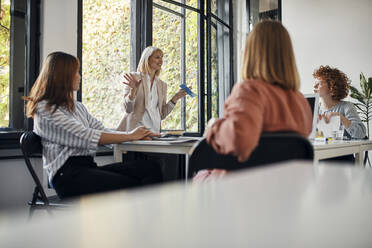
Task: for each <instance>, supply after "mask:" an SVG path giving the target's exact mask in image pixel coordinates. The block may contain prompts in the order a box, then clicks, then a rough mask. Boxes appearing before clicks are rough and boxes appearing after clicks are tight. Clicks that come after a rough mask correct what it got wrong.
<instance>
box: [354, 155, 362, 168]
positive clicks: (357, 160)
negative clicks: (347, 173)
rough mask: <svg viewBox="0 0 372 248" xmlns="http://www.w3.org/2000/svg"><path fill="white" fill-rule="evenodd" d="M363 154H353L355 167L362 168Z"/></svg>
mask: <svg viewBox="0 0 372 248" xmlns="http://www.w3.org/2000/svg"><path fill="white" fill-rule="evenodd" d="M363 154H364V152H358V153H355V165H356V166H361V167H363V160H364V159H363Z"/></svg>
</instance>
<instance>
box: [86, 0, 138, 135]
mask: <svg viewBox="0 0 372 248" xmlns="http://www.w3.org/2000/svg"><path fill="white" fill-rule="evenodd" d="M82 4H83V6H82V8H83V19H82V20H83V23H82V26H83V28H82V102H83V103H84V105H85V106H86V107H87V108H88V110H89V112H90V113H91V114H92V115H93V116H95V117H96V118H97V119H98V120H100V121H101V122H102V123H103V124H104V125H105V126H106V127H110V128H115V127H116V126H117V125H118V123H119V121H120V119H121V118H122V116H123V110H122V104H121V103H122V99H123V86H122V75H123V73H124V72H129V71H130V68H129V60H130V5H131V4H130V0H125V1H123V0H106V1H95V0H84V1H82Z"/></svg>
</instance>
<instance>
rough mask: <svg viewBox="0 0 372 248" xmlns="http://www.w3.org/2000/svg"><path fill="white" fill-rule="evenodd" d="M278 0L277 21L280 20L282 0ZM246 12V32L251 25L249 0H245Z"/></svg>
mask: <svg viewBox="0 0 372 248" xmlns="http://www.w3.org/2000/svg"><path fill="white" fill-rule="evenodd" d="M277 1H278V21H280V22H281V21H282V0H277ZM246 13H247V23H248V25H247V33H249V32H250V31H251V30H250V25H251V0H246Z"/></svg>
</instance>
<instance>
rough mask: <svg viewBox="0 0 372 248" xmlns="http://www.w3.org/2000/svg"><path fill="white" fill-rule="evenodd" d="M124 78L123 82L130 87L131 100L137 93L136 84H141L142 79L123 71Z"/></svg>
mask: <svg viewBox="0 0 372 248" xmlns="http://www.w3.org/2000/svg"><path fill="white" fill-rule="evenodd" d="M124 78H125V79H126V81H124V82H123V84H125V85H127V86H128V87H129V88H130V96H129V97H130V99H132V100H133V98H134V96H135V95H136V93H137V89H138V86H139V85H140V84H141V82H142V80H141V79H140V80H137V79H136V77H135V76H133V75H132V74H130V73H125V74H124Z"/></svg>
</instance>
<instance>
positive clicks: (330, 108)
mask: <svg viewBox="0 0 372 248" xmlns="http://www.w3.org/2000/svg"><path fill="white" fill-rule="evenodd" d="M313 76H314V78H315V79H317V81H316V82H315V85H314V92H315V93H318V94H319V98H320V103H321V106H320V113H321V118H324V120H325V121H326V122H329V120H330V118H331V117H332V116H340V120H341V123H342V125H343V126H344V127H345V133H344V135H346V136H350V137H351V138H355V139H362V138H364V137H365V136H366V127H365V126H364V124H363V123H362V121H361V120H360V118H359V115H358V112H357V110H356V108H355V106H354V104H352V103H350V102H347V101H342V99H344V98H345V97H347V95H348V94H349V79H348V77H347V76H346V75H345V73H343V72H342V71H340V70H339V69H337V68H332V67H330V66H328V65H326V66H320V67H319V68H318V69H316V70H315V71H314V73H313Z"/></svg>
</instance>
